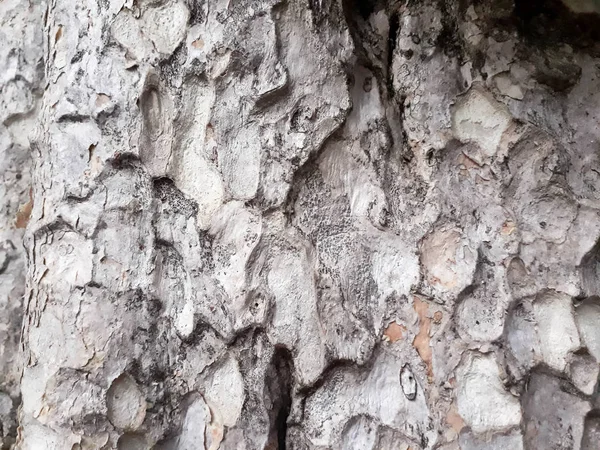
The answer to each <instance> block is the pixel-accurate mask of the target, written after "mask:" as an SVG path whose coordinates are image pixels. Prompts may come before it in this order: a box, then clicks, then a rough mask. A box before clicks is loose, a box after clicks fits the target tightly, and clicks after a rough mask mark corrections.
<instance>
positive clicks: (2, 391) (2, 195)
mask: <svg viewBox="0 0 600 450" xmlns="http://www.w3.org/2000/svg"><path fill="white" fill-rule="evenodd" d="M44 10H45V7H44V6H43V4H42V3H41V2H27V1H20V0H16V1H15V0H4V1H2V2H0V24H1V25H0V26H1V28H0V448H3V449H4V448H9V446H10V445H11V444H12V443H14V437H15V435H16V429H17V420H16V419H17V407H18V405H19V401H20V398H19V379H20V376H21V359H20V357H19V337H20V335H21V320H22V310H23V296H24V294H25V252H24V249H23V243H22V241H23V232H24V229H25V226H26V225H27V221H28V220H29V214H30V212H31V202H30V187H31V177H30V165H31V157H30V148H29V147H30V146H29V136H30V134H31V132H32V131H33V129H34V127H35V125H36V119H37V108H38V106H39V99H40V96H41V93H42V89H41V83H42V80H43V77H44V67H43V56H44V52H43V47H42V43H43V38H42V37H43V29H42V25H41V23H42V15H43V13H44Z"/></svg>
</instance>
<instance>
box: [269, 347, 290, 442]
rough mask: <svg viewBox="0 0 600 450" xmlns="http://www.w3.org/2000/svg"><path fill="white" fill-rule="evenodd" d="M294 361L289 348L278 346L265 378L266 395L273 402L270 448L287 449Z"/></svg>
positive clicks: (270, 409) (271, 408)
mask: <svg viewBox="0 0 600 450" xmlns="http://www.w3.org/2000/svg"><path fill="white" fill-rule="evenodd" d="M293 374H294V363H293V360H292V355H291V353H290V351H289V350H287V349H286V348H284V347H277V348H276V349H275V353H274V354H273V357H272V359H271V364H270V367H269V369H268V370H267V374H266V379H265V389H266V391H267V392H266V397H267V398H268V400H269V401H270V403H271V407H270V408H268V410H269V411H270V423H271V430H270V432H269V441H268V443H267V445H266V447H265V450H266V449H269V450H286V448H287V443H286V436H287V429H288V417H289V414H290V410H291V407H292V385H293Z"/></svg>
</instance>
